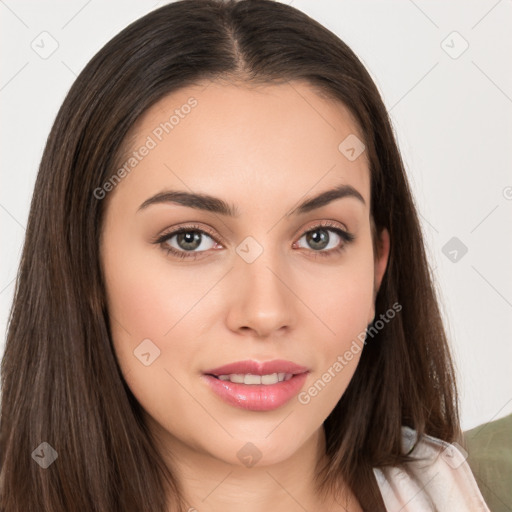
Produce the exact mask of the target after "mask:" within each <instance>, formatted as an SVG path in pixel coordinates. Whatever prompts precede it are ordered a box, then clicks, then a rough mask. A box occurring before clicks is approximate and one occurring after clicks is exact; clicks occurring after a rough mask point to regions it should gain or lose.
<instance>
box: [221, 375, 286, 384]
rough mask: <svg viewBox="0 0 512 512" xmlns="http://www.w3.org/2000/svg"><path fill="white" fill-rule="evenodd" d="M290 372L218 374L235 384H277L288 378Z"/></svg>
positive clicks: (222, 378)
mask: <svg viewBox="0 0 512 512" xmlns="http://www.w3.org/2000/svg"><path fill="white" fill-rule="evenodd" d="M292 377H293V374H292V373H272V374H270V375H252V374H250V373H246V374H244V373H232V374H230V375H219V376H218V378H219V379H220V380H229V381H231V382H234V383H236V384H265V385H267V384H268V385H269V384H277V383H278V382H283V381H286V380H290V379H291V378H292Z"/></svg>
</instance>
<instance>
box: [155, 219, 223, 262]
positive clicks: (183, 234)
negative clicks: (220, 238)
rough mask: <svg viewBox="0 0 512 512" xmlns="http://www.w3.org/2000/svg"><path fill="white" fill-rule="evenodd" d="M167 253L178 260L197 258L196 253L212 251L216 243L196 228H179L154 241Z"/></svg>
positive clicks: (204, 232)
mask: <svg viewBox="0 0 512 512" xmlns="http://www.w3.org/2000/svg"><path fill="white" fill-rule="evenodd" d="M154 243H156V244H160V245H161V246H162V248H163V249H164V250H165V251H167V254H173V255H174V256H177V257H178V258H192V259H195V258H197V253H201V252H205V251H208V250H209V249H212V248H213V247H214V246H215V245H216V244H217V243H218V242H217V241H216V240H215V239H214V238H213V237H212V236H210V235H209V234H208V233H207V232H206V231H204V230H203V229H200V228H199V227H198V226H185V227H181V228H179V229H177V230H175V231H171V232H170V233H166V234H164V235H162V236H161V237H160V238H158V239H157V240H155V242H154Z"/></svg>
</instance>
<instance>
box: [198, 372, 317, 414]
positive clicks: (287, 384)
mask: <svg viewBox="0 0 512 512" xmlns="http://www.w3.org/2000/svg"><path fill="white" fill-rule="evenodd" d="M307 376H308V372H305V373H299V374H297V375H294V376H293V377H292V378H291V379H290V380H287V381H283V382H278V383H276V384H268V385H267V384H236V383H234V382H231V381H229V380H220V379H216V378H215V377H212V376H211V375H203V378H204V379H205V380H206V382H207V383H208V385H209V386H210V389H212V391H213V392H214V393H216V394H217V395H218V396H219V397H220V398H222V399H223V400H224V401H225V402H227V403H228V404H230V405H233V406H235V407H239V408H240V409H248V410H250V411H272V410H274V409H278V408H279V407H281V406H283V405H284V404H285V403H286V402H288V401H289V400H291V399H292V398H293V397H294V396H296V395H297V394H298V392H299V391H300V389H301V388H302V386H303V385H304V382H305V380H306V378H307Z"/></svg>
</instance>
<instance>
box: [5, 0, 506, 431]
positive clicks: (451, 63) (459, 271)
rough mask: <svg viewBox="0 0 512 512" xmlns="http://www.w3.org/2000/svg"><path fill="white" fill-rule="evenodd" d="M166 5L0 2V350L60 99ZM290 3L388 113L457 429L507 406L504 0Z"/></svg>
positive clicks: (494, 415) (91, 1)
mask: <svg viewBox="0 0 512 512" xmlns="http://www.w3.org/2000/svg"><path fill="white" fill-rule="evenodd" d="M163 3H164V2H158V3H155V1H148V2H146V1H141V0H138V1H135V0H130V1H126V0H123V1H120V0H116V1H109V2H106V1H100V0H89V1H87V0H72V1H70V0H66V1H64V0H62V1H59V2H56V1H52V2H50V1H45V2H41V1H35V0H32V1H24V2H15V1H14V0H0V29H1V31H0V38H1V41H0V52H1V63H2V64H1V77H0V100H1V105H2V124H1V128H0V129H1V137H0V144H1V147H0V158H1V184H2V186H1V189H0V223H1V226H2V230H1V242H0V243H1V247H2V259H1V265H0V328H1V329H2V337H1V338H0V351H1V352H0V353H3V347H4V339H5V336H4V333H5V329H6V327H7V319H8V314H9V308H10V305H11V301H12V297H13V291H14V282H15V281H14V280H15V276H16V272H17V266H18V264H19V258H20V254H21V247H22V243H23V239H24V235H25V226H26V222H27V217H28V209H29V204H30V199H31V196H32V191H33V185H34V181H35V177H36V173H37V168H38V165H39V161H40V158H41V155H42V151H43V148H44V144H45V141H46V137H47V136H48V133H49V131H50V128H51V125H52V123H53V120H54V118H55V115H56V113H57V110H58V108H59V107H60V105H61V103H62V101H63V99H64V96H65V94H66V92H67V91H68V89H69V87H70V86H71V84H72V82H73V81H74V79H75V77H76V75H77V74H78V73H79V72H80V71H81V69H82V68H83V67H84V66H85V64H86V63H87V62H88V61H89V60H90V59H91V58H92V56H93V55H94V54H95V53H96V52H97V51H98V50H99V49H100V48H101V47H102V46H103V45H104V44H105V43H106V42H107V41H108V40H109V39H111V38H112V37H113V36H114V35H115V34H117V33H118V32H119V31H120V30H122V29H123V28H124V27H126V25H128V24H129V23H130V22H131V21H133V20H135V19H137V18H139V17H140V16H142V15H143V14H145V13H147V12H149V11H151V10H153V9H154V8H156V7H160V6H161V5H163ZM287 3H291V5H293V6H294V7H296V8H298V9H300V10H302V11H304V12H306V13H307V14H309V15H310V16H311V17H313V18H315V19H316V20H318V21H319V22H320V23H322V24H323V25H324V26H326V27H327V28H329V29H330V30H331V31H333V32H335V33H336V34H337V35H338V36H339V37H340V38H341V39H342V40H344V41H345V42H346V43H347V44H348V45H349V46H350V47H351V48H352V49H353V50H354V51H355V53H356V54H357V55H358V56H359V57H360V58H361V60H362V61H363V63H364V64H365V66H366V67H367V69H368V70H369V72H370V74H371V75H372V77H373V78H374V80H375V81H376V83H377V86H378V87H379V89H380V91H381V93H382V96H383V98H384V102H385V104H386V106H387V108H388V110H389V112H390V115H391V118H392V122H393V125H394V128H395V130H396V133H397V137H398V141H399V145H400V148H401V151H402V154H403V157H404V161H405V164H406V168H407V172H408V174H409V177H410V180H411V184H412V187H413V191H414V194H415V197H416V200H417V205H418V208H419V211H420V214H421V218H422V223H423V228H424V232H425V236H426V241H427V244H428V253H429V257H430V259H431V262H432V267H433V268H434V269H435V272H434V273H435V275H436V279H437V284H438V288H439V293H440V294H441V298H442V308H443V313H444V316H445V319H446V327H447V330H448V334H449V338H450V341H451V343H452V346H453V348H454V352H455V357H456V364H457V367H458V372H459V382H460V391H461V410H462V425H463V428H465V429H467V428H471V427H473V426H476V425H477V424H479V423H482V422H485V421H490V420H492V419H497V418H500V417H502V416H505V415H506V414H509V413H511V412H512V378H511V377H510V374H511V369H512V368H511V365H512V343H511V339H512V336H511V335H512V322H511V319H512V265H511V263H512V236H511V220H512V216H511V214H512V172H511V168H512V166H511V163H512V152H511V151H510V147H511V142H512V137H511V136H512V122H511V120H512V76H511V75H512V73H511V67H510V56H511V55H512V37H511V35H510V34H511V28H512V1H511V0H500V1H496V0H485V1H484V0H482V1H478V2H476V1H467V0H460V1H451V2H446V1H444V0H442V1H432V0H431V1H420V0H415V1H412V0H409V1H406V0H403V1H402V0H395V1H389V0H387V1H385V0H372V1H362V0H337V1H335V0H320V1H319V0H316V1H312V0H309V1H307V0H293V1H292V2H290V1H288V2H287ZM42 32H48V34H50V36H48V35H40V34H41V33H42ZM453 32H457V33H458V34H453ZM42 38H46V39H44V41H42ZM52 38H53V39H54V40H55V41H56V42H57V43H58V48H57V49H56V50H55V52H54V53H53V54H52V55H50V56H49V57H48V58H46V59H43V58H41V57H40V56H39V55H38V53H36V52H35V51H34V50H33V49H32V47H31V45H34V46H36V45H38V46H39V47H41V48H42V47H43V46H44V47H45V48H46V49H47V50H48V49H51V44H52ZM443 41H444V42H443ZM465 41H466V42H467V44H469V46H468V48H467V50H466V51H464V53H462V54H461V55H460V56H458V54H459V53H460V52H461V51H462V50H463V49H464V47H465V44H466V43H465ZM41 51H42V49H41ZM450 53H451V56H450ZM455 56H457V58H453V57H455ZM452 237H457V238H458V239H459V240H460V241H461V242H462V243H463V244H464V245H465V246H466V247H467V249H468V251H467V253H466V254H465V255H463V256H461V254H462V253H461V252H460V251H459V252H458V253H457V261H456V262H453V261H451V260H450V259H449V257H447V256H445V254H444V253H443V247H444V246H445V244H446V243H447V242H448V241H449V240H450V239H451V238H452ZM449 250H452V249H451V248H450V247H448V249H445V252H447V253H448V251H449ZM453 254H454V253H452V256H451V257H452V258H453V257H454V255H453ZM410 341H411V343H414V340H410Z"/></svg>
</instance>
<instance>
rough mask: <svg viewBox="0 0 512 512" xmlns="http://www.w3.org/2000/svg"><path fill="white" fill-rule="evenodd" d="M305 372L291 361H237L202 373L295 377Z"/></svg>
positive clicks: (304, 369) (302, 367)
mask: <svg viewBox="0 0 512 512" xmlns="http://www.w3.org/2000/svg"><path fill="white" fill-rule="evenodd" d="M307 371H309V369H308V368H307V367H305V366H301V365H298V364H296V363H293V362H292V361H285V360H283V359H274V360H273V361H265V362H263V363H260V362H258V361H253V360H247V361H238V362H236V363H230V364H226V365H224V366H219V367H218V368H212V369H211V370H207V371H205V372H203V373H204V374H205V375H213V376H214V377H218V376H219V375H230V374H251V375H271V374H273V373H291V374H293V375H297V374H299V373H304V372H307Z"/></svg>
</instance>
